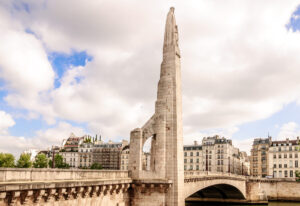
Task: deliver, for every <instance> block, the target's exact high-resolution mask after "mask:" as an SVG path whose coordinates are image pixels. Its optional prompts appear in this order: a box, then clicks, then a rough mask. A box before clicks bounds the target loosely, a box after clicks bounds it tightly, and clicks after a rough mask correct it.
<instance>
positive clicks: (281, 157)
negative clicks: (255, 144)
mask: <svg viewBox="0 0 300 206" xmlns="http://www.w3.org/2000/svg"><path fill="white" fill-rule="evenodd" d="M268 156H269V158H268V159H269V165H268V175H269V176H273V177H274V178H295V177H296V171H300V167H299V162H300V151H299V137H297V139H296V140H289V139H288V138H287V139H286V140H283V141H272V142H271V144H270V147H269V154H268Z"/></svg>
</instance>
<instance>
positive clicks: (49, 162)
mask: <svg viewBox="0 0 300 206" xmlns="http://www.w3.org/2000/svg"><path fill="white" fill-rule="evenodd" d="M48 166H49V167H50V168H52V160H51V159H50V160H49V161H48Z"/></svg>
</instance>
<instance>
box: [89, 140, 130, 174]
mask: <svg viewBox="0 0 300 206" xmlns="http://www.w3.org/2000/svg"><path fill="white" fill-rule="evenodd" d="M127 145H128V141H126V140H123V141H122V142H112V141H109V142H108V143H104V142H103V141H101V140H100V141H97V142H95V144H94V146H93V150H92V151H93V157H92V159H93V163H99V164H101V165H102V168H103V169H110V170H120V169H121V168H120V167H121V154H122V151H123V148H124V147H125V146H127Z"/></svg>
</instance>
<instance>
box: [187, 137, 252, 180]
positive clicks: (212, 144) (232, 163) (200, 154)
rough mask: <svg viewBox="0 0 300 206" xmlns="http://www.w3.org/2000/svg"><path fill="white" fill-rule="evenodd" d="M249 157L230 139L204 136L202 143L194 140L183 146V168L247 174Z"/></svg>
mask: <svg viewBox="0 0 300 206" xmlns="http://www.w3.org/2000/svg"><path fill="white" fill-rule="evenodd" d="M249 164H250V163H249V159H248V158H247V154H246V152H240V151H239V149H238V148H235V147H234V146H233V145H232V140H229V139H226V138H224V137H220V136H218V135H216V136H213V137H205V138H203V139H202V145H198V142H197V141H195V142H194V144H193V145H185V146H184V170H201V171H211V172H227V173H236V174H245V175H247V174H249V172H248V171H249Z"/></svg>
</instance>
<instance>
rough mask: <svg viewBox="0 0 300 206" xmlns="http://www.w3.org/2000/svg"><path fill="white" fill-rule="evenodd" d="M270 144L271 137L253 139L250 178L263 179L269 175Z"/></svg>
mask: <svg viewBox="0 0 300 206" xmlns="http://www.w3.org/2000/svg"><path fill="white" fill-rule="evenodd" d="M271 143H272V138H271V137H268V138H256V139H254V141H253V145H252V149H251V157H250V172H251V175H252V176H257V177H265V176H267V175H268V174H269V167H268V165H269V162H268V151H269V146H270V144H271Z"/></svg>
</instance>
